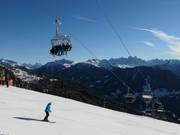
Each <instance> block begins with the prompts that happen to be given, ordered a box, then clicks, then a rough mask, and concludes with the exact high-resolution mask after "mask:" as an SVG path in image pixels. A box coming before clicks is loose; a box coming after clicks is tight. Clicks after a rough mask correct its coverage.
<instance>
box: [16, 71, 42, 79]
mask: <svg viewBox="0 0 180 135" xmlns="http://www.w3.org/2000/svg"><path fill="white" fill-rule="evenodd" d="M13 73H14V75H15V76H16V77H17V78H19V79H21V80H22V81H25V82H33V81H35V80H40V79H41V78H40V77H37V76H36V75H29V74H28V73H27V72H26V71H23V70H21V69H15V70H14V71H13Z"/></svg>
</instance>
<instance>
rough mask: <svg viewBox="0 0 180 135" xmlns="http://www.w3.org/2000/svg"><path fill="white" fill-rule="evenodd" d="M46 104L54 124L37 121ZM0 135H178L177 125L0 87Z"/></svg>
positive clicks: (17, 89) (179, 126)
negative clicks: (48, 105)
mask: <svg viewBox="0 0 180 135" xmlns="http://www.w3.org/2000/svg"><path fill="white" fill-rule="evenodd" d="M49 101H51V102H52V114H51V115H50V118H49V119H50V120H51V121H56V123H47V122H42V121H39V120H41V119H43V117H44V115H45V114H44V112H43V111H44V107H45V106H46V104H47V103H48V102H49ZM0 135H180V125H178V124H173V123H169V122H164V121H160V120H155V119H151V118H148V117H143V116H136V115H130V114H126V113H121V112H116V111H112V110H108V109H104V108H100V107H97V106H92V105H88V104H85V103H80V102H77V101H74V100H70V99H65V98H61V97H57V96H51V95H47V94H42V93H38V92H33V91H29V90H25V89H20V88H16V87H10V88H5V87H2V86H0Z"/></svg>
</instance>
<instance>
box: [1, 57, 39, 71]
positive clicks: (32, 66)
mask: <svg viewBox="0 0 180 135" xmlns="http://www.w3.org/2000/svg"><path fill="white" fill-rule="evenodd" d="M0 65H4V66H7V67H18V66H23V67H25V68H27V69H36V68H39V67H41V66H42V64H41V63H35V64H27V63H24V64H19V63H17V62H15V61H13V60H8V59H0Z"/></svg>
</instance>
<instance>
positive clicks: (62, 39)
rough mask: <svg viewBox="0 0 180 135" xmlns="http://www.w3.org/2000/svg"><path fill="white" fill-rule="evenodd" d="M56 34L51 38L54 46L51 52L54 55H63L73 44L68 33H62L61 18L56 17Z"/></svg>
mask: <svg viewBox="0 0 180 135" xmlns="http://www.w3.org/2000/svg"><path fill="white" fill-rule="evenodd" d="M55 23H56V36H55V37H54V38H53V39H51V45H52V48H51V50H50V54H51V55H52V56H62V55H67V52H68V51H71V48H72V44H71V39H70V37H69V36H67V35H60V32H59V28H60V26H61V22H60V20H59V19H56V21H55Z"/></svg>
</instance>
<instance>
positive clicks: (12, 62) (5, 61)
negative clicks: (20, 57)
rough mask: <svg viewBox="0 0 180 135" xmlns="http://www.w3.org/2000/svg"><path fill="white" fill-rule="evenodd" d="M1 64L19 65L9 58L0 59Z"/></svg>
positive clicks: (8, 65)
mask: <svg viewBox="0 0 180 135" xmlns="http://www.w3.org/2000/svg"><path fill="white" fill-rule="evenodd" d="M0 65H4V66H7V67H13V66H17V65H18V63H17V62H15V61H12V60H8V59H0Z"/></svg>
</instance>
